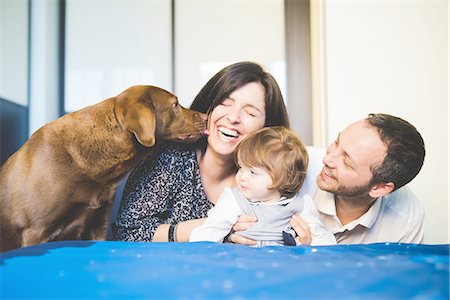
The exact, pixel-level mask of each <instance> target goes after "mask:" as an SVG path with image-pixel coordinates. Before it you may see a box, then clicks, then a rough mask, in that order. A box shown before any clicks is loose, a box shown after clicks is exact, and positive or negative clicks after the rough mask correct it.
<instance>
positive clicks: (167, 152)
mask: <svg viewBox="0 0 450 300" xmlns="http://www.w3.org/2000/svg"><path fill="white" fill-rule="evenodd" d="M159 147H160V153H161V157H164V158H173V159H182V160H184V159H191V158H195V157H196V152H197V148H198V145H196V144H193V143H190V144H188V143H177V142H165V143H162V144H160V145H159Z"/></svg>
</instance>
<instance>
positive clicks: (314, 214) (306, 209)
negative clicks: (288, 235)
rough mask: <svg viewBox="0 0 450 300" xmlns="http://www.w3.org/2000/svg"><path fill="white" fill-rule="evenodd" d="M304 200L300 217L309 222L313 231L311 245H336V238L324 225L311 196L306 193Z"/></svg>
mask: <svg viewBox="0 0 450 300" xmlns="http://www.w3.org/2000/svg"><path fill="white" fill-rule="evenodd" d="M303 200H304V206H303V211H302V213H301V214H300V217H301V218H302V219H303V220H304V221H305V222H306V224H308V226H309V229H310V231H311V246H319V245H336V238H335V237H334V235H333V234H332V233H331V232H329V231H328V230H327V229H326V228H325V226H324V225H323V223H322V221H321V220H320V218H319V212H318V211H317V208H316V206H315V205H314V203H313V201H312V199H311V197H309V196H306V195H305V196H304V197H303ZM294 230H295V228H294ZM297 234H298V233H297Z"/></svg>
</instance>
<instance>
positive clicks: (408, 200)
mask: <svg viewBox="0 0 450 300" xmlns="http://www.w3.org/2000/svg"><path fill="white" fill-rule="evenodd" d="M314 203H315V205H316V207H317V210H318V211H319V215H320V220H321V221H322V222H323V224H324V225H325V227H326V228H327V229H328V230H329V231H330V232H332V233H333V234H334V236H335V237H336V241H337V242H338V244H339V243H340V244H370V243H382V242H398V243H415V244H418V243H421V242H422V240H423V220H424V217H425V213H424V209H423V206H422V204H421V203H420V202H419V201H418V199H417V198H416V197H415V195H414V194H413V193H412V192H411V191H410V190H409V189H407V188H400V189H398V190H397V191H395V192H394V193H391V194H389V195H387V196H385V197H380V198H378V199H377V200H376V201H375V202H374V203H373V205H372V206H371V207H370V208H369V210H368V211H367V212H366V213H365V214H363V215H362V216H361V217H359V218H358V219H356V220H353V221H352V222H350V223H347V224H345V225H342V223H341V221H340V220H339V218H338V217H337V215H336V206H335V200H334V195H333V194H332V193H328V192H325V191H322V190H319V191H318V192H317V193H316V195H315V197H314Z"/></svg>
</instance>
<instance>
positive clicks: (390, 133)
mask: <svg viewBox="0 0 450 300" xmlns="http://www.w3.org/2000/svg"><path fill="white" fill-rule="evenodd" d="M366 121H367V122H368V123H369V124H370V125H371V126H373V127H374V128H375V129H376V130H377V131H378V134H379V135H380V138H381V140H382V141H383V143H384V144H385V145H386V148H387V150H386V157H385V158H384V160H383V162H382V163H381V164H379V165H377V166H374V167H372V180H371V182H370V185H373V184H377V183H387V182H392V183H394V186H395V188H394V190H396V189H398V188H400V187H402V186H404V185H405V184H407V183H408V182H410V181H411V180H412V179H413V178H414V177H416V175H417V174H418V173H419V171H420V169H421V168H422V165H423V161H424V159H425V145H424V141H423V138H422V136H421V135H420V133H419V132H418V131H417V129H416V128H415V127H414V126H413V125H411V124H410V123H408V122H407V121H405V120H403V119H401V118H398V117H395V116H391V115H387V114H370V115H369V116H368V117H367V119H366Z"/></svg>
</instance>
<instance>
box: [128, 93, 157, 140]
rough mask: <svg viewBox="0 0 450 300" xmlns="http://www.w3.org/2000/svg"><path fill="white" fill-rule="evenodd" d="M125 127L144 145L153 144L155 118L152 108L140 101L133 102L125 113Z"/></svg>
mask: <svg viewBox="0 0 450 300" xmlns="http://www.w3.org/2000/svg"><path fill="white" fill-rule="evenodd" d="M125 127H126V128H127V129H128V130H129V131H131V132H133V133H134V135H135V136H136V139H137V140H138V141H139V143H141V144H142V145H144V146H146V147H152V146H153V145H154V144H155V130H156V120H155V114H154V113H153V111H152V109H151V108H149V107H147V106H145V105H144V104H142V103H140V102H136V103H133V104H132V105H131V106H130V107H129V108H128V110H127V112H126V115H125Z"/></svg>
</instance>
